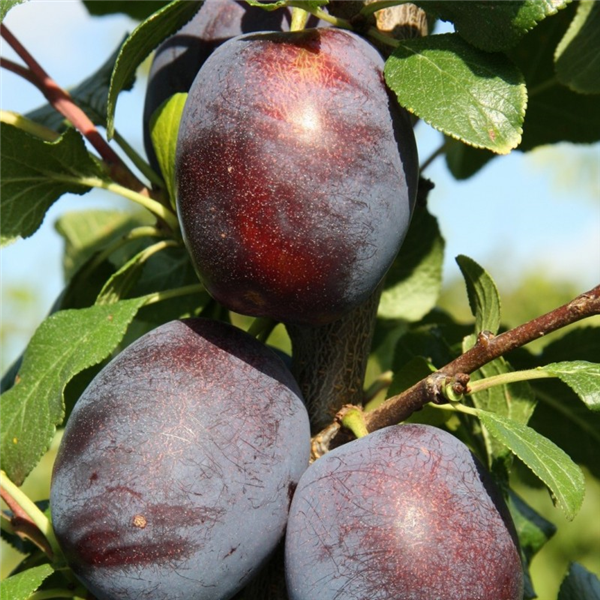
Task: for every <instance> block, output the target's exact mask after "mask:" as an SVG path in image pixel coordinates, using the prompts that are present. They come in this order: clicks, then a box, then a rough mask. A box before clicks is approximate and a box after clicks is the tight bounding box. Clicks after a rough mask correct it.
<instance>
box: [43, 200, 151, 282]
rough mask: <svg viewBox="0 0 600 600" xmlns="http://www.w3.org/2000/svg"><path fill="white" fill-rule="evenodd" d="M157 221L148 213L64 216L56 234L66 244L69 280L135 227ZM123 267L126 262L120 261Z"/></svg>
mask: <svg viewBox="0 0 600 600" xmlns="http://www.w3.org/2000/svg"><path fill="white" fill-rule="evenodd" d="M154 221H155V218H154V217H153V216H152V215H151V214H149V213H148V212H147V211H144V210H140V211H134V212H123V211H118V210H81V211H71V212H67V213H64V214H63V215H61V217H60V218H59V219H58V220H57V221H56V224H55V228H56V231H57V232H58V233H59V234H60V235H61V236H62V238H63V239H64V241H65V252H64V257H63V269H64V274H65V279H67V280H69V279H70V278H71V277H72V276H73V275H74V274H75V273H76V272H77V271H78V270H79V268H80V267H81V266H82V265H83V264H84V263H85V262H87V261H88V260H89V259H90V258H91V257H92V256H93V255H94V254H95V253H96V252H97V251H99V250H103V249H105V248H106V247H107V246H109V245H110V244H111V243H112V242H114V241H116V240H118V239H120V238H122V237H123V236H124V235H125V234H127V233H128V232H129V231H131V230H132V229H133V228H134V227H139V226H142V225H151V224H152V223H154ZM116 260H117V262H116V263H115V264H121V263H122V262H124V261H120V262H119V261H118V257H117V258H116Z"/></svg>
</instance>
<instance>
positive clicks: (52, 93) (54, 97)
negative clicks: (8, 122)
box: [0, 24, 151, 196]
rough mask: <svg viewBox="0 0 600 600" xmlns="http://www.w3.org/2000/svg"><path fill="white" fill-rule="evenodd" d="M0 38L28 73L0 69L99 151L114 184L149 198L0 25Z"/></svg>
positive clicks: (82, 114) (84, 118)
mask: <svg viewBox="0 0 600 600" xmlns="http://www.w3.org/2000/svg"><path fill="white" fill-rule="evenodd" d="M0 34H1V35H2V37H3V38H4V39H5V40H6V41H7V42H8V43H9V44H10V46H11V47H12V48H13V50H14V51H15V52H16V53H17V54H18V55H19V56H20V57H21V58H22V59H23V61H24V62H25V64H26V65H27V66H28V67H29V69H24V68H23V67H20V68H18V69H16V68H15V67H19V65H16V64H15V63H13V62H12V61H6V60H3V61H2V66H5V67H6V68H8V69H9V70H11V71H13V72H14V73H17V74H19V75H21V76H23V77H25V79H27V81H30V82H31V83H33V84H34V85H35V86H36V87H37V88H38V89H39V90H40V92H42V94H43V95H44V96H45V98H46V100H48V102H49V103H50V104H51V105H52V107H53V108H54V109H55V110H56V111H57V112H59V113H60V114H61V115H63V117H65V119H67V120H68V121H70V122H71V123H72V124H73V126H74V127H75V128H76V129H77V130H78V131H80V132H81V133H82V134H83V135H84V136H85V137H86V138H87V140H88V141H89V142H90V144H92V146H93V147H94V148H95V149H96V150H97V151H98V153H99V154H100V156H101V157H102V159H103V160H104V162H105V163H106V164H107V165H108V167H109V168H110V172H111V176H112V177H113V179H114V180H115V181H117V182H119V183H120V184H121V185H123V186H125V187H128V188H129V189H132V190H135V191H137V192H138V193H140V194H143V195H145V196H150V195H151V194H150V190H148V188H147V187H146V186H145V185H144V184H143V183H142V182H141V181H140V180H139V179H138V178H137V177H136V176H135V175H134V174H133V173H132V172H131V171H130V170H129V168H128V167H127V165H126V164H125V163H124V162H123V160H122V159H121V157H120V156H119V155H118V154H117V153H116V152H115V151H114V150H113V149H112V148H111V147H110V146H109V145H108V142H106V140H105V139H104V138H103V137H102V136H101V135H100V132H99V131H98V129H97V128H96V126H95V125H94V123H92V121H91V120H90V118H89V117H88V116H87V115H86V114H85V112H84V111H83V110H82V109H81V108H79V106H77V104H75V102H74V101H73V99H72V98H71V96H70V95H69V93H68V92H66V91H65V90H64V89H63V88H61V87H60V86H59V85H58V84H57V83H56V81H54V79H52V78H51V77H50V76H49V75H48V73H46V71H44V69H43V68H42V67H41V65H40V64H39V63H38V62H37V61H36V60H35V58H33V56H31V54H29V52H28V51H27V49H26V48H25V47H24V46H23V45H22V44H21V43H20V42H19V40H18V39H17V38H16V37H15V36H14V35H13V34H12V33H11V32H10V31H9V29H8V28H7V27H6V25H4V24H0Z"/></svg>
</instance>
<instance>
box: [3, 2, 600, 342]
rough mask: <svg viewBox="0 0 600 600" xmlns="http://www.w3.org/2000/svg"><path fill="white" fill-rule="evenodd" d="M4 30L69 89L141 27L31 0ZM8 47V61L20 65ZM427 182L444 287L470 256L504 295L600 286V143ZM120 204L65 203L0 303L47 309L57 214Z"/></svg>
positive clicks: (17, 99)
mask: <svg viewBox="0 0 600 600" xmlns="http://www.w3.org/2000/svg"><path fill="white" fill-rule="evenodd" d="M5 23H6V25H7V26H8V27H9V28H10V29H11V31H12V32H13V34H15V35H16V36H17V37H18V38H19V39H20V41H21V42H22V43H23V44H24V45H25V47H26V48H27V49H28V50H29V51H30V52H31V53H32V54H33V55H34V56H35V57H36V58H37V60H38V61H39V62H40V63H41V64H42V66H43V67H44V68H45V69H46V70H47V71H48V72H49V74H50V75H51V76H52V77H53V78H54V79H56V80H57V81H58V82H59V83H60V84H61V85H63V86H65V87H69V86H72V85H75V84H77V83H79V82H80V81H81V80H82V79H83V78H85V77H86V76H88V75H89V74H90V73H91V72H93V70H95V69H96V68H97V67H99V66H100V65H101V64H102V63H103V62H104V60H105V59H106V58H107V57H108V56H109V54H110V53H111V52H112V51H113V50H114V49H115V48H116V47H117V45H118V44H119V42H120V41H121V39H122V38H123V35H124V34H125V32H127V31H131V30H132V29H133V28H134V27H135V22H134V21H132V20H130V19H129V18H127V17H125V16H111V17H103V18H96V19H92V18H90V17H88V16H87V13H86V11H85V8H84V7H83V5H82V4H81V2H79V1H78V0H71V1H69V0H67V1H62V2H57V1H53V0H38V1H30V2H28V3H25V4H23V5H19V6H17V7H16V8H14V9H13V10H12V11H11V12H10V13H9V15H8V17H7V18H6V21H5ZM1 43H2V45H1V53H2V56H5V57H7V58H11V59H15V56H14V54H13V52H12V50H11V49H10V48H8V47H7V44H6V43H5V42H4V40H2V42H1ZM0 77H1V80H0V86H1V92H0V106H1V108H2V109H5V110H15V111H19V112H26V111H28V110H30V109H32V108H36V107H38V106H39V105H41V104H42V103H43V102H44V99H43V97H42V96H41V94H40V93H39V92H38V91H37V90H36V89H35V88H34V87H33V86H31V85H30V84H28V83H27V82H25V81H22V80H20V79H19V78H18V77H16V76H14V75H13V74H12V73H8V72H7V71H5V70H2V71H1V72H0ZM144 86H145V80H144V78H143V77H140V78H139V79H138V82H137V84H136V86H135V88H134V90H133V91H132V92H130V93H124V94H122V95H121V97H120V99H119V103H118V107H117V118H116V124H117V129H118V130H119V131H120V132H121V134H122V135H123V136H124V137H125V138H127V139H128V140H129V141H130V142H131V143H132V144H133V145H134V147H136V148H137V149H138V150H140V151H142V150H141V148H142V142H141V124H142V117H141V107H142V103H143V94H144ZM417 139H418V144H419V152H420V155H421V159H422V160H423V159H425V158H427V157H428V156H429V154H430V153H431V152H432V151H433V150H434V149H435V148H436V147H437V146H438V145H439V144H440V143H441V136H440V134H439V133H437V132H435V131H434V130H432V129H431V128H430V127H428V126H427V125H425V124H420V125H419V126H418V127H417ZM582 165H583V166H582ZM426 175H427V176H428V177H429V178H431V179H432V180H433V181H434V182H435V184H436V188H435V190H434V191H433V192H432V194H431V196H430V210H431V212H432V213H433V214H435V215H436V216H437V217H438V219H439V221H440V226H441V229H442V233H443V235H444V237H445V238H446V260H445V265H444V277H445V279H446V280H447V281H449V280H450V279H451V278H453V277H456V276H458V273H459V272H458V269H457V267H456V265H455V262H454V257H455V256H456V255H458V254H466V255H468V256H470V257H471V258H473V259H475V260H476V261H477V262H479V263H480V264H482V265H483V266H484V267H485V268H486V269H488V271H489V272H490V273H491V274H492V276H493V277H494V278H495V279H496V280H497V282H498V284H499V287H500V291H501V292H502V291H503V290H508V289H510V287H511V286H512V285H513V284H515V283H516V282H517V281H518V279H519V275H520V274H522V273H524V272H531V271H535V270H537V269H542V270H544V271H545V272H547V273H549V274H550V275H552V276H554V277H556V278H559V279H562V280H567V281H572V282H574V283H576V285H577V287H578V288H580V289H581V291H585V290H586V289H589V288H591V287H593V286H595V285H597V284H598V282H600V145H598V144H596V145H594V146H573V145H569V144H563V145H561V146H560V147H559V148H558V149H557V148H552V149H539V150H536V151H534V152H532V153H529V154H526V155H525V154H522V153H520V152H513V153H511V154H510V155H508V156H505V157H500V158H497V159H495V160H494V161H492V162H491V163H490V164H488V166H486V167H485V168H484V169H483V170H482V171H481V172H480V174H478V175H477V176H475V177H473V178H471V179H469V180H467V181H465V182H457V181H455V180H453V179H452V177H451V176H450V174H449V172H448V170H447V169H446V166H445V163H444V161H443V159H437V160H436V161H435V162H434V163H433V164H432V165H431V167H430V168H429V169H428V171H427V173H426ZM115 206H119V207H122V206H124V202H123V200H122V199H120V198H115V197H114V196H111V195H110V194H107V193H104V192H100V191H99V192H96V191H94V192H92V193H90V194H88V195H85V196H81V197H79V196H77V197H73V196H64V197H63V198H61V199H60V200H59V201H58V202H57V203H56V204H55V205H54V207H53V208H52V209H51V210H50V211H49V213H48V215H47V217H46V220H45V222H44V224H43V226H42V228H41V229H40V230H39V231H38V232H37V233H36V234H35V235H34V236H33V237H32V238H29V239H27V240H19V241H18V242H16V243H15V244H13V245H11V246H9V247H8V248H6V249H3V250H2V253H1V260H2V263H1V264H2V298H3V299H4V293H5V290H6V289H8V287H9V286H11V285H13V284H19V283H21V282H30V283H31V282H34V285H35V289H36V293H37V295H38V296H39V299H40V302H42V303H43V305H44V306H45V307H50V306H51V304H52V302H53V300H54V298H55V297H56V296H57V295H58V293H59V292H60V290H61V288H62V283H63V282H62V269H61V252H62V244H61V240H60V238H59V237H58V235H57V234H56V233H55V232H54V228H53V223H54V221H55V220H56V218H57V216H59V215H60V214H62V213H63V212H65V211H70V210H79V209H82V210H83V209H87V208H91V207H106V208H108V207H115ZM3 304H4V302H3ZM4 317H5V316H4V315H3V318H4ZM34 326H35V324H32V327H34ZM7 351H9V352H11V353H12V352H13V351H14V352H17V351H18V349H12V348H11V349H8V350H7Z"/></svg>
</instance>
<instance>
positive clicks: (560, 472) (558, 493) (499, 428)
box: [477, 410, 585, 520]
mask: <svg viewBox="0 0 600 600" xmlns="http://www.w3.org/2000/svg"><path fill="white" fill-rule="evenodd" d="M477 412H478V416H479V418H480V419H481V422H482V423H483V425H485V427H486V428H487V430H488V431H489V432H490V434H492V435H493V436H495V437H496V438H497V439H498V440H499V441H501V442H502V443H503V444H505V445H506V446H508V448H510V450H511V452H513V453H514V454H515V455H516V456H518V457H519V458H520V459H521V460H522V461H523V462H524V463H525V464H526V465H527V466H528V467H529V468H530V469H531V470H532V471H533V473H535V475H536V476H537V477H539V479H541V480H542V481H543V482H544V483H545V484H546V486H547V487H548V489H549V490H550V492H551V493H552V497H553V500H554V502H555V503H556V504H558V506H560V508H561V509H562V511H563V512H564V513H565V516H566V517H567V518H568V519H569V520H571V519H573V518H574V517H575V515H576V514H577V512H578V511H579V509H580V508H581V504H582V502H583V497H584V495H585V481H584V478H583V473H582V472H581V469H580V468H579V467H578V466H577V465H576V464H575V463H574V462H573V461H572V460H571V458H570V457H569V456H568V455H567V454H566V453H565V452H564V451H563V450H561V449H560V448H559V447H558V446H556V445H555V444H554V443H553V442H551V441H550V440H549V439H548V438H545V437H544V436H542V435H540V434H539V433H537V432H536V431H535V430H534V429H532V428H531V427H528V426H527V425H522V424H521V423H517V422H516V421H512V420H510V419H507V418H505V417H502V416H500V415H496V414H494V413H490V412H486V411H482V410H479V411H477Z"/></svg>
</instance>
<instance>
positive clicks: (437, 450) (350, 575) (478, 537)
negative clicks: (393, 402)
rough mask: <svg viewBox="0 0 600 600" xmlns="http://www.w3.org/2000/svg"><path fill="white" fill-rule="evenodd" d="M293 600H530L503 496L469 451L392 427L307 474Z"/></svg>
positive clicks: (291, 529) (436, 432) (298, 510)
mask: <svg viewBox="0 0 600 600" xmlns="http://www.w3.org/2000/svg"><path fill="white" fill-rule="evenodd" d="M285 564H286V580H287V585H288V593H289V596H290V600H312V599H314V598H319V600H333V599H334V598H335V599H336V600H364V599H367V598H368V599H369V600H447V599H450V598H451V599H452V600H521V599H522V593H523V573H522V566H521V559H520V553H519V547H518V541H517V537H516V533H515V530H514V526H513V524H512V521H511V520H510V516H509V513H508V511H507V508H506V505H505V504H504V502H503V500H502V497H501V496H500V494H499V493H498V491H497V489H496V488H495V487H494V485H493V484H492V482H491V479H490V478H489V474H488V473H486V472H485V471H484V470H483V468H482V467H481V465H480V463H478V462H477V461H476V459H475V457H474V456H473V455H472V454H471V453H470V451H469V450H468V449H467V447H466V446H465V445H464V444H463V443H462V442H460V441H459V440H457V439H456V438H455V437H454V436H452V435H451V434H449V433H447V432H444V431H442V430H440V429H437V428H434V427H431V426H427V425H400V426H392V427H387V428H384V429H382V430H379V431H377V432H374V433H371V434H369V435H367V436H366V437H364V438H361V439H359V440H357V441H355V442H351V443H349V444H346V445H344V446H341V447H339V448H337V449H335V450H333V451H331V452H329V453H328V454H326V455H325V456H323V457H322V458H320V459H319V460H317V461H316V462H315V463H314V464H313V465H311V467H310V468H309V469H308V470H307V471H306V472H305V473H304V475H303V476H302V477H301V479H300V483H299V484H298V487H297V488H296V492H295V495H294V499H293V501H292V507H291V509H290V515H289V519H288V526H287V532H286V541H285Z"/></svg>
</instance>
